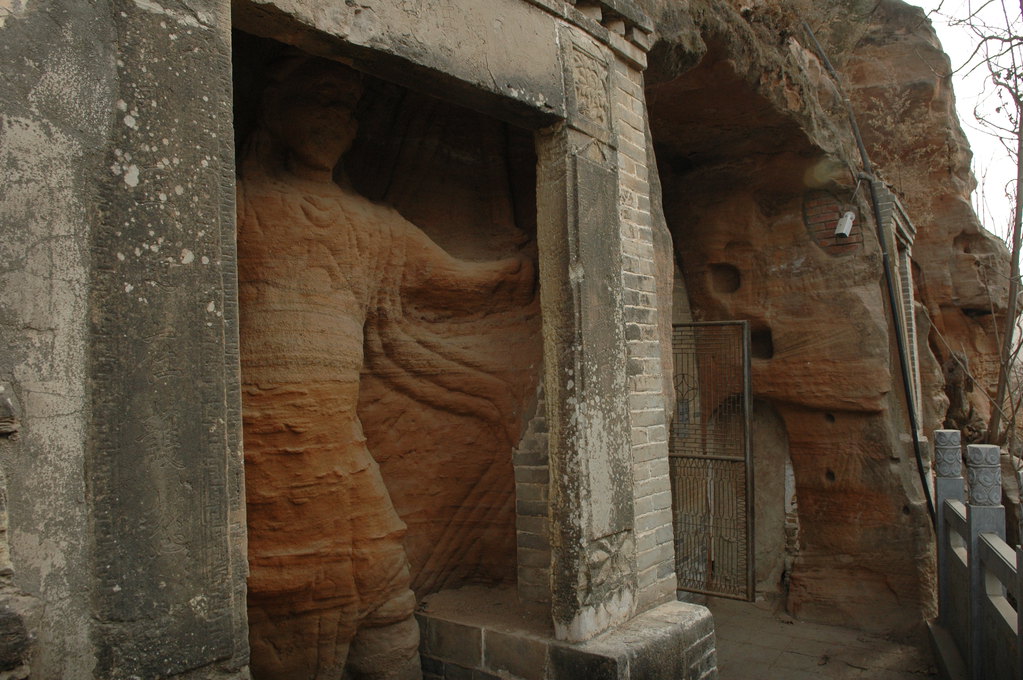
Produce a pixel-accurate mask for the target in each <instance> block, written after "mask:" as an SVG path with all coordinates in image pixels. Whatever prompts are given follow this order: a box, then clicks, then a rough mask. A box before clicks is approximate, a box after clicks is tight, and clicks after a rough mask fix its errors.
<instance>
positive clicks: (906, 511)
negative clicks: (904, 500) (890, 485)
mask: <svg viewBox="0 0 1023 680" xmlns="http://www.w3.org/2000/svg"><path fill="white" fill-rule="evenodd" d="M902 514H903V515H908V514H909V506H908V505H903V506H902Z"/></svg>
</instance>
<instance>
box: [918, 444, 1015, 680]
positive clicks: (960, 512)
mask: <svg viewBox="0 0 1023 680" xmlns="http://www.w3.org/2000/svg"><path fill="white" fill-rule="evenodd" d="M934 453H935V462H936V465H937V472H938V477H937V480H936V484H935V495H936V498H937V507H938V517H937V533H938V537H937V538H938V611H939V613H938V619H937V621H936V622H934V623H933V624H932V625H931V633H932V638H933V640H934V642H935V647H936V649H937V651H938V652H939V654H938V656H939V664H940V666H941V671H942V675H943V676H944V677H945V678H949V679H959V678H962V679H964V680H965V679H967V678H968V679H969V680H1003V679H1004V680H1009V679H1010V678H1020V677H1021V673H1023V637H1021V631H1023V616H1021V611H1023V608H1021V607H1020V606H1019V602H1020V596H1021V594H1023V578H1021V576H1020V569H1019V567H1018V565H1019V564H1020V562H1021V556H1023V549H1021V548H1020V547H1019V546H1017V547H1015V548H1013V547H1011V546H1009V545H1008V544H1007V543H1006V542H1005V508H1003V507H1002V505H1001V501H1002V483H1001V479H1002V478H1001V468H1000V464H999V456H1000V452H999V449H998V447H997V446H992V445H985V444H970V445H969V446H967V447H966V483H965V484H964V481H963V476H962V460H963V459H962V447H961V445H960V433H959V431H958V430H937V431H935V433H934ZM966 489H968V497H967V493H966Z"/></svg>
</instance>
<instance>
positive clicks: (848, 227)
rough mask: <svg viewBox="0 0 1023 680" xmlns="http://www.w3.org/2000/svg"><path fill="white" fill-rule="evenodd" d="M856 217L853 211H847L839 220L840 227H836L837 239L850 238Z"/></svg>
mask: <svg viewBox="0 0 1023 680" xmlns="http://www.w3.org/2000/svg"><path fill="white" fill-rule="evenodd" d="M855 219H856V215H855V214H854V213H853V211H852V210H847V211H846V212H845V214H844V215H842V216H841V217H840V218H838V225H837V226H836V227H835V238H849V234H850V233H851V232H852V227H853V220H855Z"/></svg>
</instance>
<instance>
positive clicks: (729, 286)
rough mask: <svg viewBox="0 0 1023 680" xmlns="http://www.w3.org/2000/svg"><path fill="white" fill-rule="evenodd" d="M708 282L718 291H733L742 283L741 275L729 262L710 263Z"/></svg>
mask: <svg viewBox="0 0 1023 680" xmlns="http://www.w3.org/2000/svg"><path fill="white" fill-rule="evenodd" d="M709 271H710V284H711V286H712V287H713V288H714V290H715V291H717V292H718V293H734V292H735V291H737V290H739V286H741V285H742V275H741V274H740V273H739V270H738V269H737V268H736V267H733V266H732V265H730V264H712V265H710V268H709Z"/></svg>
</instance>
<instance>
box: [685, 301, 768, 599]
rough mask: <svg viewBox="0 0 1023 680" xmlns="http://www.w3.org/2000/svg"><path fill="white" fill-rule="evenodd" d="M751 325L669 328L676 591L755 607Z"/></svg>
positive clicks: (695, 324)
mask: <svg viewBox="0 0 1023 680" xmlns="http://www.w3.org/2000/svg"><path fill="white" fill-rule="evenodd" d="M749 345H750V339H749V324H748V322H746V321H721V322H707V323H690V324H679V325H676V326H674V330H673V334H672V346H673V352H674V359H675V398H676V402H675V416H674V418H673V419H672V423H671V435H670V438H669V452H670V458H669V460H670V463H671V468H670V469H671V495H672V513H673V515H674V525H675V564H676V569H677V571H678V584H679V585H678V587H679V589H680V590H687V591H690V592H694V593H705V594H708V595H719V596H722V597H730V598H734V599H740V600H750V601H752V600H753V597H754V585H753V553H754V551H753V549H752V546H753V459H752V452H751V446H750V439H751V438H750V410H751V406H752V405H751V401H752V398H751V392H750V362H749Z"/></svg>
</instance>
